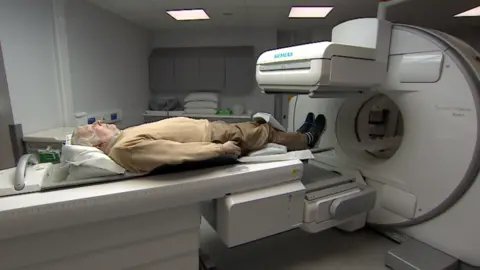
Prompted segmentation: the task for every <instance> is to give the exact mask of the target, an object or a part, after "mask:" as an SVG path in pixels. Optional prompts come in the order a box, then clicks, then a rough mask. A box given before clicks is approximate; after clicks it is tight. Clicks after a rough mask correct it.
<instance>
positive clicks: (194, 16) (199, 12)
mask: <svg viewBox="0 0 480 270" xmlns="http://www.w3.org/2000/svg"><path fill="white" fill-rule="evenodd" d="M167 13H168V15H170V16H172V17H173V18H174V19H175V20H177V21H192V20H208V19H210V17H208V15H207V13H205V10H203V9H185V10H168V11H167Z"/></svg>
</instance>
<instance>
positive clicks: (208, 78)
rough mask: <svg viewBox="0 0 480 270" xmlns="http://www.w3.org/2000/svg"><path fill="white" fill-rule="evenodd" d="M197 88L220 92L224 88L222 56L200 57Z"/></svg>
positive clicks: (223, 61)
mask: <svg viewBox="0 0 480 270" xmlns="http://www.w3.org/2000/svg"><path fill="white" fill-rule="evenodd" d="M199 73H200V78H199V79H200V80H199V84H198V86H199V88H202V89H212V90H216V91H222V90H223V89H224V88H225V58H224V57H223V55H213V56H209V55H205V56H200V66H199Z"/></svg>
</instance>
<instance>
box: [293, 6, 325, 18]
mask: <svg viewBox="0 0 480 270" xmlns="http://www.w3.org/2000/svg"><path fill="white" fill-rule="evenodd" d="M332 9H333V7H292V9H291V10H290V15H288V17H290V18H324V17H327V15H328V13H330V11H332Z"/></svg>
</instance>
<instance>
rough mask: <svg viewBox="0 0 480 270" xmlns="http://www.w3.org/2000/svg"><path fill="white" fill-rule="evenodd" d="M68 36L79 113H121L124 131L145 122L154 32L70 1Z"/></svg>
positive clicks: (66, 9) (74, 102)
mask: <svg viewBox="0 0 480 270" xmlns="http://www.w3.org/2000/svg"><path fill="white" fill-rule="evenodd" d="M65 16H66V33H67V40H68V53H69V66H70V76H71V88H72V96H73V97H72V98H73V106H74V109H75V112H88V113H96V112H105V111H109V110H115V109H121V110H122V111H123V119H122V121H121V122H120V123H119V126H121V127H127V126H131V125H137V124H141V123H143V116H142V114H143V112H144V111H145V110H146V108H147V105H148V99H149V95H150V91H149V85H148V56H149V54H150V52H151V44H152V37H153V33H152V32H150V31H149V30H146V29H145V28H142V27H140V26H137V25H134V24H133V23H131V22H128V21H127V20H125V19H123V18H121V17H119V16H117V15H115V14H113V13H110V12H108V11H105V10H103V9H101V8H99V7H97V6H95V5H93V4H91V3H89V2H88V1H84V0H68V1H66V6H65Z"/></svg>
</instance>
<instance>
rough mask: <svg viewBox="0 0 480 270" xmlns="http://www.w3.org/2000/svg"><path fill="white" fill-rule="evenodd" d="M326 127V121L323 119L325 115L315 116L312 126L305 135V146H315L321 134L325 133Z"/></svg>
mask: <svg viewBox="0 0 480 270" xmlns="http://www.w3.org/2000/svg"><path fill="white" fill-rule="evenodd" d="M326 125H327V119H326V118H325V115H323V114H319V115H317V117H316V118H315V122H314V124H313V125H312V126H310V128H309V129H308V131H307V132H306V133H305V135H306V136H307V144H308V147H309V148H313V147H314V146H315V145H316V144H317V142H318V140H319V139H320V136H322V134H323V132H324V131H325V126H326Z"/></svg>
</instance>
